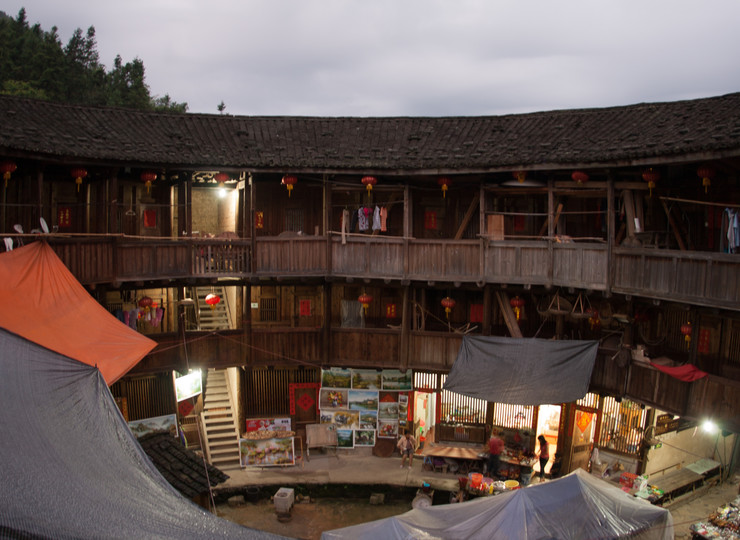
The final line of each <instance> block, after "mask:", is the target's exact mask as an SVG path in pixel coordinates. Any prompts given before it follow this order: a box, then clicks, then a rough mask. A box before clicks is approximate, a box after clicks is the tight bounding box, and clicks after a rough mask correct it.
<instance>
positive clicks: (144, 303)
mask: <svg viewBox="0 0 740 540" xmlns="http://www.w3.org/2000/svg"><path fill="white" fill-rule="evenodd" d="M153 304H154V301H153V300H152V299H151V298H149V297H148V296H142V298H141V300H139V307H140V308H141V309H142V311H143V312H144V313H147V312H148V311H149V310H150V309H151V308H152V305H153Z"/></svg>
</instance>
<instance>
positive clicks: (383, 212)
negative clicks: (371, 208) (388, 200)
mask: <svg viewBox="0 0 740 540" xmlns="http://www.w3.org/2000/svg"><path fill="white" fill-rule="evenodd" d="M387 221H388V209H387V208H386V207H385V206H384V207H382V208H381V209H380V230H381V231H383V232H385V231H387V230H388V229H387V228H386V223H387Z"/></svg>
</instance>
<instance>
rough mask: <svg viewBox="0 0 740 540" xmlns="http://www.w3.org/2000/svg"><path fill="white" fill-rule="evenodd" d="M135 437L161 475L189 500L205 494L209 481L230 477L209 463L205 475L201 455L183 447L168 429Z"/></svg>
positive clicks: (223, 479)
mask: <svg viewBox="0 0 740 540" xmlns="http://www.w3.org/2000/svg"><path fill="white" fill-rule="evenodd" d="M138 440H139V444H140V445H141V447H142V448H143V449H144V451H145V452H146V454H147V455H148V456H149V459H151V460H152V463H154V466H155V467H156V468H157V470H158V471H159V472H160V473H161V474H162V476H164V477H165V479H166V480H167V481H168V482H169V483H170V485H172V487H174V488H175V489H177V490H178V491H179V492H180V493H182V494H183V495H184V496H185V497H187V498H189V499H192V498H194V497H197V496H199V495H202V494H204V493H208V491H209V489H210V488H209V482H210V485H211V486H215V485H217V484H220V483H221V482H223V481H225V480H226V479H228V478H229V477H228V476H227V475H225V474H224V473H222V472H221V471H220V470H219V469H218V468H216V467H214V466H213V465H210V464H208V465H207V467H208V468H207V470H208V475H206V469H204V467H203V464H204V461H203V458H201V457H200V456H198V455H197V454H195V453H194V452H193V451H192V450H188V449H187V448H185V447H184V446H183V445H182V443H180V441H179V439H176V438H175V437H173V436H172V434H170V433H169V432H166V431H158V432H154V433H148V434H147V435H144V436H143V437H141V438H139V439H138Z"/></svg>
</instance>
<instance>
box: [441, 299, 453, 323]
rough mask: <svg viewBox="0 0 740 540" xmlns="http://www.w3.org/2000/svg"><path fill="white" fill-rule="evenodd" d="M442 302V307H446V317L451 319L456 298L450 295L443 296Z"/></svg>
mask: <svg viewBox="0 0 740 540" xmlns="http://www.w3.org/2000/svg"><path fill="white" fill-rule="evenodd" d="M441 303H442V307H444V308H445V317H447V319H449V318H450V313H451V312H452V308H454V307H455V303H456V302H455V300H454V299H452V298H450V297H449V296H445V297H444V298H442V302H441Z"/></svg>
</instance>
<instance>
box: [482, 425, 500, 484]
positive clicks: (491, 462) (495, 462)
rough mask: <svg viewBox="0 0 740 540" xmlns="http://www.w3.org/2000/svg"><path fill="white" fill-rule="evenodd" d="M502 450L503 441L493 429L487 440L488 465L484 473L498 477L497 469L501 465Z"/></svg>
mask: <svg viewBox="0 0 740 540" xmlns="http://www.w3.org/2000/svg"><path fill="white" fill-rule="evenodd" d="M503 451H504V441H503V439H501V437H499V436H498V432H497V431H496V430H495V429H494V430H493V431H491V438H490V439H489V440H488V465H487V468H486V474H487V475H488V476H489V477H491V478H494V479H495V478H497V477H498V470H499V468H500V467H501V453H502V452H503Z"/></svg>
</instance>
